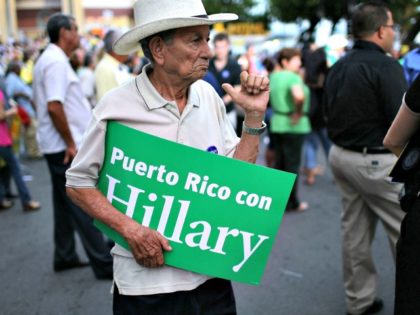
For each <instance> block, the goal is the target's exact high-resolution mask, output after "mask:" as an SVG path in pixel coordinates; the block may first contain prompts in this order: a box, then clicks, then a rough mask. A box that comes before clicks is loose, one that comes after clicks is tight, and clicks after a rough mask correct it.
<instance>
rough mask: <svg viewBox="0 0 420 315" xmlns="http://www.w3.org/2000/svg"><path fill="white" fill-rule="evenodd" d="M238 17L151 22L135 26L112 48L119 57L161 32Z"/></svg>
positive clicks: (223, 14)
mask: <svg viewBox="0 0 420 315" xmlns="http://www.w3.org/2000/svg"><path fill="white" fill-rule="evenodd" d="M237 19H238V16H237V15H236V14H233V13H220V14H212V15H209V16H208V17H206V18H201V17H186V18H171V19H165V20H161V21H153V22H151V23H148V24H142V25H137V26H135V27H134V28H132V29H131V30H129V31H127V32H126V33H124V34H123V35H122V36H121V37H120V38H118V39H117V40H116V41H115V43H114V46H113V49H114V51H115V52H116V53H117V54H120V55H128V54H130V53H133V52H135V51H137V50H139V49H140V44H139V41H140V40H142V39H144V38H146V37H148V36H150V35H153V34H157V33H159V32H162V31H166V30H170V29H174V28H181V27H188V26H197V25H212V24H215V23H221V22H228V21H234V20H237Z"/></svg>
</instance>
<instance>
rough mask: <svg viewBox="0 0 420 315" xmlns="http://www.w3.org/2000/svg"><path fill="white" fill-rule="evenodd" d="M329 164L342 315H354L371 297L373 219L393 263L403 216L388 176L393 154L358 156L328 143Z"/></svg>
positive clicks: (373, 279)
mask: <svg viewBox="0 0 420 315" xmlns="http://www.w3.org/2000/svg"><path fill="white" fill-rule="evenodd" d="M329 160H330V164H331V169H332V171H333V174H334V177H335V181H336V183H337V186H338V188H339V189H340V192H341V195H342V203H343V212H342V215H341V232H342V255H343V278H344V287H345V293H346V305H347V312H349V313H351V314H360V313H362V312H363V311H365V310H366V309H367V308H368V307H369V306H370V305H371V304H372V303H373V301H374V299H375V297H376V270H375V266H374V263H373V260H372V253H371V244H372V241H373V238H374V235H375V229H376V224H377V222H378V219H379V220H380V221H381V222H382V224H383V226H384V228H385V231H386V233H387V235H388V239H389V242H390V245H391V250H392V254H393V256H394V260H395V245H396V242H397V240H398V237H399V232H400V224H401V221H402V219H403V217H404V212H403V211H402V210H401V208H400V206H399V202H398V193H399V192H400V190H401V188H402V187H401V185H400V184H395V183H391V182H390V179H389V177H388V174H389V172H390V170H391V168H392V166H393V165H394V163H395V161H396V158H395V156H394V155H393V154H363V153H358V152H353V151H349V150H345V149H342V148H340V147H338V146H335V145H333V146H332V148H331V151H330V155H329Z"/></svg>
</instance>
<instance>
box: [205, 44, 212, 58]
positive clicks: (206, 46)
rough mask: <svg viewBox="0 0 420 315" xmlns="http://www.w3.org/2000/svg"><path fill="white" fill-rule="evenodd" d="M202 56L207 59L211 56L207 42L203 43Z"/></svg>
mask: <svg viewBox="0 0 420 315" xmlns="http://www.w3.org/2000/svg"><path fill="white" fill-rule="evenodd" d="M203 57H205V58H207V59H210V58H211V57H212V53H211V49H210V46H209V44H207V43H205V44H204V48H203Z"/></svg>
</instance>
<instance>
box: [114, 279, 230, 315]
mask: <svg viewBox="0 0 420 315" xmlns="http://www.w3.org/2000/svg"><path fill="white" fill-rule="evenodd" d="M113 311H114V315H222V314H223V315H233V314H236V305H235V297H234V295H233V290H232V284H231V283H230V281H228V280H223V279H218V278H214V279H210V280H207V281H206V282H204V283H203V284H202V285H200V286H198V287H197V288H195V289H194V290H191V291H178V292H173V293H162V294H152V295H141V296H130V295H121V294H119V292H118V288H117V286H115V285H114V303H113Z"/></svg>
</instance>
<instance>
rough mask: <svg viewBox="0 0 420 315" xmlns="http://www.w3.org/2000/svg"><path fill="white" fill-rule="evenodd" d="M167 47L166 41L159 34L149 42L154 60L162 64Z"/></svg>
mask: <svg viewBox="0 0 420 315" xmlns="http://www.w3.org/2000/svg"><path fill="white" fill-rule="evenodd" d="M165 47H166V44H165V42H164V41H163V39H162V38H160V37H159V36H155V37H153V38H152V39H151V40H150V43H149V48H150V52H151V53H152V56H153V60H154V61H155V62H156V63H157V64H158V65H162V64H163V63H164V61H165V58H164V50H165Z"/></svg>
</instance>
